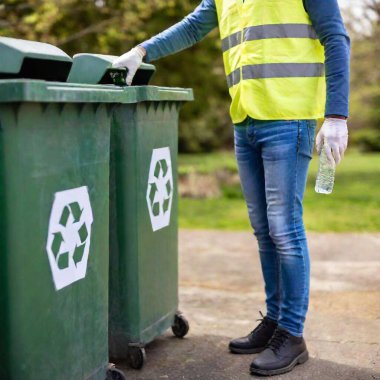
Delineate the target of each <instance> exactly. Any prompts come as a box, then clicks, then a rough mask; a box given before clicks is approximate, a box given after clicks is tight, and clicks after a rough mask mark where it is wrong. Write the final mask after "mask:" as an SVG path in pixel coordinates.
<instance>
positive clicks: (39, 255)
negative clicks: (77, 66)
mask: <svg viewBox="0 0 380 380" xmlns="http://www.w3.org/2000/svg"><path fill="white" fill-rule="evenodd" d="M71 65H72V59H71V58H70V57H69V56H67V55H66V54H65V53H64V52H62V51H61V50H59V49H57V48H55V47H53V46H50V45H47V44H42V43H37V42H30V41H21V40H16V39H11V38H4V37H1V38H0V305H1V307H0V337H1V338H0V379H1V380H5V379H6V380H85V379H86V380H105V379H106V376H110V373H109V372H108V371H107V369H108V354H109V353H108V273H109V270H108V265H109V258H108V252H109V244H108V240H109V230H108V222H109V152H110V149H109V142H110V120H111V116H112V113H111V111H112V102H116V101H117V99H118V97H119V98H120V99H121V98H123V89H121V88H119V87H116V86H114V87H112V88H111V87H110V86H103V85H100V86H99V85H98V86H90V85H78V84H68V83H63V82H64V81H66V79H67V76H68V73H69V71H70V68H71ZM25 78H28V79H25ZM30 78H32V79H30ZM113 373H115V372H113ZM110 378H113V376H111V377H110ZM115 378H117V377H115ZM119 378H120V377H119Z"/></svg>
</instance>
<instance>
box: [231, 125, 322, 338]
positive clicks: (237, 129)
mask: <svg viewBox="0 0 380 380" xmlns="http://www.w3.org/2000/svg"><path fill="white" fill-rule="evenodd" d="M315 128H316V121H315V120H289V121H286V120H278V121H277V120H276V121H261V120H253V119H251V118H247V119H246V120H245V121H244V122H243V123H240V124H238V125H235V126H234V137H235V153H236V159H237V162H238V167H239V174H240V180H241V184H242V189H243V194H244V197H245V200H246V203H247V207H248V214H249V219H250V222H251V225H252V228H253V230H254V234H255V236H256V238H257V241H258V245H259V252H260V261H261V268H262V272H263V277H264V282H265V293H266V306H267V316H268V318H270V319H272V320H276V321H278V324H279V326H280V327H282V328H284V329H286V330H288V331H289V332H290V333H291V334H292V335H295V336H302V333H303V326H304V322H305V317H306V312H307V309H308V304H309V283H310V260H309V251H308V247H307V241H306V234H305V228H304V224H303V220H302V214H303V208H302V201H303V195H304V192H305V186H306V179H307V172H308V168H309V163H310V160H311V156H312V151H313V145H314V134H315Z"/></svg>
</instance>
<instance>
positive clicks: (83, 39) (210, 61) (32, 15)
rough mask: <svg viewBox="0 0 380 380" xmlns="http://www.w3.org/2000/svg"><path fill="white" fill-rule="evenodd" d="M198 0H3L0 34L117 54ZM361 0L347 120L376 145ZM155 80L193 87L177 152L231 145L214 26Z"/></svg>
mask: <svg viewBox="0 0 380 380" xmlns="http://www.w3.org/2000/svg"><path fill="white" fill-rule="evenodd" d="M199 1H200V0H165V1H164V0H144V1H141V0H56V1H52V0H6V1H5V2H3V3H1V4H0V34H1V35H5V36H14V37H17V38H25V39H30V40H37V41H43V42H49V43H52V44H54V45H56V46H59V47H60V48H62V49H63V50H65V51H66V52H67V53H68V54H70V55H73V54H75V53H79V52H94V53H104V54H114V55H120V54H121V53H123V52H125V51H127V50H128V49H130V48H131V47H133V46H134V45H135V44H137V43H139V42H141V41H143V40H145V39H147V38H149V37H150V36H152V35H154V34H156V33H158V32H160V31H162V30H164V29H165V28H167V27H169V26H170V25H172V24H174V23H176V22H178V21H179V20H180V19H181V18H182V17H184V16H185V15H186V14H188V13H189V12H191V11H192V10H193V9H194V8H195V7H196V6H197V5H198V3H199ZM364 1H366V5H365V12H364V13H363V14H361V15H360V17H358V15H356V14H355V13H352V12H350V10H346V11H345V19H346V24H347V27H348V29H349V31H350V35H351V38H352V57H353V59H352V89H351V93H352V96H351V119H350V124H351V127H352V128H353V130H356V129H361V131H360V132H357V133H353V139H352V141H353V142H356V143H357V144H359V145H360V146H361V147H362V148H363V149H365V150H380V88H379V79H380V78H379V76H380V70H379V50H380V44H379V43H378V40H377V39H378V33H379V31H380V26H379V25H380V22H379V20H380V0H364ZM156 65H157V66H158V70H157V75H156V77H155V79H154V81H153V83H155V84H160V85H167V86H181V87H192V88H194V91H195V97H196V101H195V102H193V103H191V104H189V105H187V106H186V107H184V109H183V112H182V115H181V125H180V151H182V152H200V151H212V150H215V149H219V148H221V147H228V146H231V144H232V141H231V138H232V133H231V121H230V118H229V116H228V108H229V95H228V92H227V86H226V81H225V76H224V71H223V65H222V59H221V50H220V42H219V40H218V31H217V30H215V31H214V32H212V33H211V34H210V35H209V36H208V37H207V38H206V39H205V40H203V41H202V42H201V43H199V44H198V45H196V46H194V47H192V48H190V49H188V50H186V51H183V52H181V53H178V54H177V55H176V56H175V58H173V57H167V58H165V59H162V60H160V61H158V62H156Z"/></svg>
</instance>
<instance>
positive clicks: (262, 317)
mask: <svg viewBox="0 0 380 380" xmlns="http://www.w3.org/2000/svg"><path fill="white" fill-rule="evenodd" d="M259 313H260V315H261V318H259V319H256V322H260V324H259V325H258V326H256V327H255V328H254V329H253V330H252V331H251V334H254V333H256V332H258V331H260V330H261V329H262V328H263V327H264V326H265V325H266V324H267V321H268V320H267V318H266V317H264V315H263V313H262V312H261V311H259Z"/></svg>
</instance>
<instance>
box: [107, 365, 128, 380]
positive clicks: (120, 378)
mask: <svg viewBox="0 0 380 380" xmlns="http://www.w3.org/2000/svg"><path fill="white" fill-rule="evenodd" d="M126 379H127V378H126V377H125V375H124V373H123V372H121V371H120V370H118V369H117V368H115V365H113V364H110V365H109V367H108V371H107V380H126Z"/></svg>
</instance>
